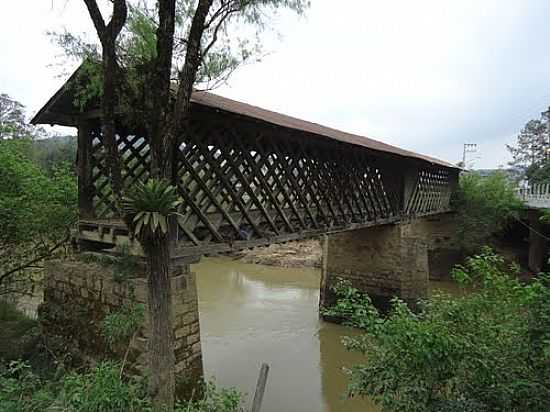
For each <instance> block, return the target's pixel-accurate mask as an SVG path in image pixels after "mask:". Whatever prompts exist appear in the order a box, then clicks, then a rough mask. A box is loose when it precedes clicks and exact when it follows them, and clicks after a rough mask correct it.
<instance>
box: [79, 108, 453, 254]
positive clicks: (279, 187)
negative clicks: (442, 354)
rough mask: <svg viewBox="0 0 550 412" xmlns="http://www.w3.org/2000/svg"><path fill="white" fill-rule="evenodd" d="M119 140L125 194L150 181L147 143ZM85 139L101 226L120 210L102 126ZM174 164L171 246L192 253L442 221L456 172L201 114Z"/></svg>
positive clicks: (124, 135)
mask: <svg viewBox="0 0 550 412" xmlns="http://www.w3.org/2000/svg"><path fill="white" fill-rule="evenodd" d="M117 139H118V149H119V153H120V156H121V159H122V165H123V172H122V174H123V186H124V187H125V188H129V187H131V186H132V185H133V184H135V183H136V182H137V181H145V180H147V179H148V178H149V170H150V148H149V143H148V140H147V137H146V136H143V135H141V134H137V133H132V132H130V131H124V130H123V129H122V128H121V129H120V130H119V135H118V138H117ZM89 140H90V142H91V145H90V147H89V162H90V165H89V171H90V176H89V178H87V179H83V180H84V181H88V182H89V185H90V188H89V190H88V193H89V195H90V198H91V203H92V204H93V206H92V209H93V210H92V214H93V216H92V217H93V218H94V220H95V221H100V220H101V221H105V220H108V219H112V218H113V217H114V214H115V211H116V207H115V204H114V200H113V195H112V191H111V186H110V184H109V179H108V176H107V167H106V155H105V154H106V151H105V147H104V142H103V139H102V136H101V133H100V129H99V127H92V128H91V129H90V130H89ZM178 161H179V163H178V168H179V174H178V179H177V182H176V183H177V188H178V192H179V194H180V196H181V197H182V199H183V203H182V207H181V210H180V213H181V215H182V216H183V218H180V219H179V225H178V233H177V239H178V241H179V242H180V245H182V246H185V247H187V248H192V249H197V248H208V247H210V248H212V247H213V246H214V245H215V244H219V245H227V244H238V243H243V244H244V243H246V244H250V242H254V241H257V242H258V243H264V244H265V243H271V242H273V241H281V240H289V239H295V238H300V237H305V236H310V235H314V234H318V233H326V232H330V231H339V230H347V229H352V228H357V227H363V226H370V225H374V224H381V223H387V222H392V221H397V220H400V219H403V218H407V217H414V216H418V215H426V214H435V213H442V212H445V211H448V210H449V202H450V197H451V193H452V191H453V188H454V185H455V183H456V179H457V171H456V169H451V168H446V167H444V166H441V165H434V164H430V163H428V162H425V161H419V160H416V159H408V158H405V157H399V156H395V155H391V154H385V153H381V152H377V151H374V150H369V149H366V148H364V147H360V146H356V145H352V144H346V143H341V142H338V141H335V140H332V139H328V138H324V137H321V136H312V135H310V134H306V133H303V132H299V131H294V130H287V129H284V128H279V127H276V126H271V125H266V124H262V123H259V122H254V121H252V120H249V119H244V118H239V117H238V116H234V115H230V114H224V113H220V112H213V113H212V112H208V111H206V110H205V111H198V112H196V113H195V114H194V117H193V126H192V133H190V134H189V136H185V139H184V143H183V144H182V145H181V146H180V148H179V158H178ZM84 192H86V191H84ZM83 224H87V225H89V224H90V220H89V219H88V220H87V221H83ZM247 242H248V243H247ZM208 245H210V246H208Z"/></svg>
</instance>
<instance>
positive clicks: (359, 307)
mask: <svg viewBox="0 0 550 412" xmlns="http://www.w3.org/2000/svg"><path fill="white" fill-rule="evenodd" d="M332 289H333V291H334V293H335V295H336V296H337V297H338V300H337V301H336V303H335V304H334V305H333V306H331V307H329V308H321V313H322V314H323V316H328V317H333V318H337V319H339V320H341V321H342V322H343V324H344V325H347V326H352V327H354V328H360V329H368V328H369V327H370V326H371V325H373V323H374V322H376V320H377V319H378V318H379V316H380V315H379V313H378V310H377V309H376V308H375V307H374V306H373V304H372V301H371V299H370V297H369V295H367V294H365V293H361V292H359V290H358V289H356V288H354V287H352V285H351V282H349V281H347V280H341V279H339V280H338V282H337V283H336V284H335V285H334V287H333V288H332Z"/></svg>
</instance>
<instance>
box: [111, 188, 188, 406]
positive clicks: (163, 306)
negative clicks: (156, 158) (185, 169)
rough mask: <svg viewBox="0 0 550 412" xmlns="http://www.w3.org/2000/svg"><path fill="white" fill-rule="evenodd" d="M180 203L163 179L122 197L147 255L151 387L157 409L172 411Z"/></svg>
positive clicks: (133, 229) (131, 224) (127, 215)
mask: <svg viewBox="0 0 550 412" xmlns="http://www.w3.org/2000/svg"><path fill="white" fill-rule="evenodd" d="M180 203H181V200H180V199H178V196H177V194H176V190H175V188H174V187H173V186H170V185H169V184H168V183H167V182H166V181H162V180H149V181H147V182H146V183H145V184H142V183H139V184H137V185H136V186H134V187H133V188H132V190H131V191H130V192H129V193H128V194H127V195H126V196H124V197H123V199H122V212H123V214H124V218H125V220H126V223H127V224H128V227H129V228H130V230H131V231H132V232H133V233H134V235H135V237H136V238H137V239H138V241H139V243H140V244H141V246H142V247H143V251H144V252H145V255H146V257H147V283H148V299H147V302H148V312H149V316H150V322H149V324H150V331H149V333H150V336H149V341H148V344H149V347H148V349H149V362H150V367H151V379H150V389H151V395H152V398H153V404H154V410H155V411H171V410H173V407H174V391H175V355H174V335H173V333H174V332H173V329H172V324H173V313H172V291H171V283H170V245H171V239H170V224H169V223H170V218H171V216H174V215H175V214H176V209H177V207H178V205H179V204H180Z"/></svg>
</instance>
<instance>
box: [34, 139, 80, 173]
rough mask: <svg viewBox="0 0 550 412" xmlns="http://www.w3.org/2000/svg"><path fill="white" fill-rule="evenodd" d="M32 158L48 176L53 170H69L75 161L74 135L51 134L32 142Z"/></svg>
mask: <svg viewBox="0 0 550 412" xmlns="http://www.w3.org/2000/svg"><path fill="white" fill-rule="evenodd" d="M32 160H33V162H34V163H35V164H36V165H37V166H39V167H40V168H41V169H42V170H44V171H46V172H47V173H48V175H49V176H51V175H52V173H53V172H54V171H55V170H58V169H59V168H63V169H66V170H71V169H72V167H73V165H74V164H75V161H76V137H75V136H52V137H50V138H47V139H41V140H34V141H33V142H32Z"/></svg>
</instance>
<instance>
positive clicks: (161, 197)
mask: <svg viewBox="0 0 550 412" xmlns="http://www.w3.org/2000/svg"><path fill="white" fill-rule="evenodd" d="M181 202H182V200H181V199H180V198H179V197H178V195H177V193H176V189H175V188H174V186H171V185H170V184H168V183H167V182H166V181H164V180H155V179H150V180H148V181H147V182H146V183H138V184H136V186H135V187H134V188H133V189H132V190H131V191H129V192H128V194H127V195H126V196H124V197H123V198H122V201H121V203H122V204H121V206H122V207H121V209H122V213H123V216H124V217H125V219H126V223H127V224H128V226H129V227H130V229H131V230H132V231H133V232H134V234H135V235H136V237H137V238H138V239H140V240H145V238H147V237H150V236H153V237H154V236H159V235H160V236H162V235H166V234H167V233H168V219H169V218H170V216H175V215H177V212H176V210H177V208H178V206H179V205H180V204H181Z"/></svg>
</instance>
